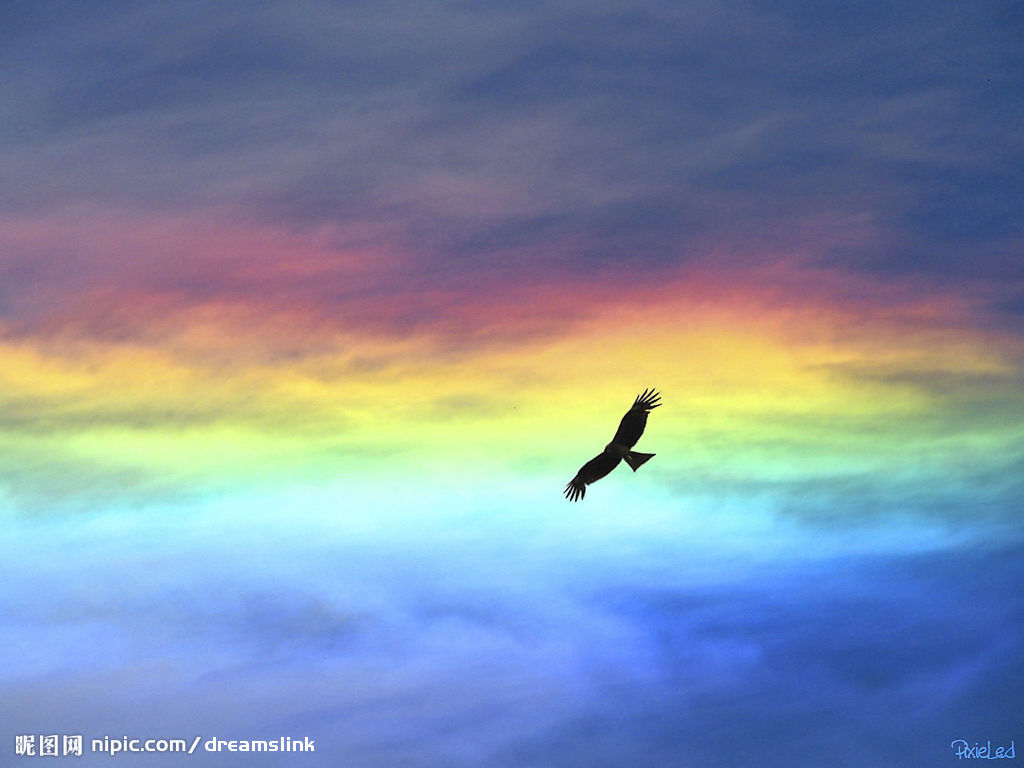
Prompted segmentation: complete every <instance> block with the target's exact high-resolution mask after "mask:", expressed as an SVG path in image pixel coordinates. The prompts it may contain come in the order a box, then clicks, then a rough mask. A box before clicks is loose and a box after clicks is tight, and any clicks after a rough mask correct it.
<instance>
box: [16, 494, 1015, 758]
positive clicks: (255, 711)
mask: <svg viewBox="0 0 1024 768" xmlns="http://www.w3.org/2000/svg"><path fill="white" fill-rule="evenodd" d="M320 501H321V503H325V502H326V501H328V500H326V499H321V500H320ZM269 506H270V505H268V508H267V509H266V510H264V512H263V513H262V514H260V513H255V515H253V514H249V512H247V509H248V510H252V509H253V507H248V508H247V507H245V505H242V506H238V507H233V506H231V505H227V506H221V507H218V506H217V505H212V506H207V507H204V508H202V509H195V510H193V511H192V512H190V513H187V514H185V515H184V516H183V517H182V518H180V519H179V520H173V519H169V518H167V517H165V516H154V515H146V514H144V513H140V514H138V515H134V516H126V515H123V514H122V515H116V516H114V515H111V516H107V517H93V518H89V519H83V520H79V521H69V520H68V519H66V518H65V519H63V520H60V521H57V520H51V521H37V522H35V523H23V524H20V525H19V526H15V527H9V528H8V530H7V533H6V534H5V542H4V543H5V544H19V545H20V550H17V551H20V552H21V553H22V554H21V555H19V556H17V557H15V558H13V560H14V562H8V563H6V564H5V566H4V571H5V573H4V576H5V579H4V581H3V583H4V588H3V590H2V592H0V600H2V602H3V607H4V610H3V616H4V619H3V632H4V635H5V637H6V638H8V648H9V651H10V652H9V653H8V654H7V656H6V657H5V662H4V668H3V674H2V676H0V677H2V679H3V681H4V682H3V684H2V694H3V695H2V696H0V702H2V704H0V714H2V716H3V721H4V723H5V729H6V730H8V731H9V732H42V733H48V732H60V731H68V732H75V733H78V732H81V733H84V734H86V735H96V736H97V737H99V736H102V735H103V734H107V733H109V734H112V735H119V734H122V733H125V734H129V735H139V736H145V735H159V736H188V737H191V736H193V735H195V734H202V735H203V736H204V738H206V737H208V736H212V735H218V736H220V737H223V738H268V737H274V736H276V735H281V734H284V735H296V736H310V737H312V738H315V739H316V740H317V743H318V745H319V749H320V751H319V752H318V753H317V754H316V755H315V756H310V757H306V758H303V760H304V762H308V763H309V764H310V765H336V764H337V763H338V760H339V759H342V758H343V759H344V760H345V762H346V764H348V765H352V766H378V765H394V764H399V763H403V762H404V764H407V765H411V766H419V765H422V766H432V765H439V764H445V765H453V766H477V765H486V766H495V767H501V768H504V767H505V766H542V765H552V764H558V765H567V766H585V765H594V764H602V765H608V766H631V765H637V764H652V765H654V764H664V763H672V764H681V765H702V766H733V765H737V764H744V763H750V762H756V763H758V764H762V765H766V766H788V765H794V764H808V763H811V764H813V763H815V762H818V761H819V758H821V759H825V758H826V757H827V759H828V761H829V764H832V765H850V766H853V765H862V764H864V763H865V762H868V763H871V762H879V761H887V760H889V761H891V760H895V761H898V762H900V763H903V764H911V765H913V764H920V763H925V764H927V763H938V762H940V761H941V760H944V759H950V755H951V752H950V751H949V746H948V745H949V742H950V741H952V740H953V739H956V738H965V739H970V740H971V741H975V740H985V739H989V738H991V739H993V740H1000V739H1004V740H1007V741H1008V740H1009V739H1010V738H1012V737H1013V736H1014V735H1015V732H1014V728H1015V727H1016V726H1017V725H1019V722H1018V720H1017V713H1018V712H1019V711H1020V705H1021V704H1022V700H1021V692H1020V690H1019V687H1018V686H1017V685H1016V684H1015V682H1014V681H1016V680H1019V679H1020V677H1021V675H1022V674H1024V665H1022V661H1021V660H1022V659H1024V654H1022V651H1024V631H1022V627H1021V624H1020V612H1021V610H1022V609H1024V602H1022V598H1021V595H1022V594H1024V593H1022V592H1021V590H1020V586H1021V583H1022V577H1024V569H1022V566H1021V562H1022V560H1021V554H1022V551H1021V549H1020V547H1019V545H1016V544H1010V543H1007V544H1004V545H1002V546H992V545H986V544H984V543H983V540H978V541H976V542H975V543H974V544H973V545H967V546H965V545H964V544H963V543H961V544H959V545H957V544H956V541H957V540H956V539H949V538H947V539H945V540H943V539H942V538H939V539H935V540H933V542H932V543H931V544H926V545H924V546H920V545H919V544H917V543H915V536H914V534H915V532H916V533H917V534H919V535H920V537H921V538H926V536H927V531H926V530H925V529H923V528H920V527H911V528H908V529H906V531H905V533H906V534H907V535H906V537H905V538H901V539H896V538H895V537H893V536H892V535H891V528H885V527H881V528H877V529H876V530H875V532H874V533H873V534H872V535H873V536H875V537H876V542H875V544H874V545H872V546H868V547H864V546H857V545H854V544H853V541H854V540H855V539H856V535H855V534H853V535H851V534H849V533H848V532H840V533H839V534H835V533H828V532H820V531H817V532H811V533H807V532H800V531H796V532H794V531H792V530H790V532H789V533H788V534H784V533H781V531H780V529H779V528H778V527H777V526H776V525H774V524H771V523H770V521H768V522H769V527H768V528H766V529H765V531H766V533H762V534H753V539H754V540H756V542H755V541H753V540H752V541H751V542H750V547H749V548H748V546H747V543H745V542H744V541H743V539H742V536H740V537H739V538H734V537H730V536H729V535H728V534H727V531H728V530H729V527H730V525H729V524H728V523H727V522H726V521H719V522H718V525H719V526H720V528H721V532H720V533H719V534H715V535H710V534H709V533H708V531H709V526H707V525H702V524H701V523H700V521H686V520H685V514H684V513H679V512H677V513H675V516H676V520H675V522H672V516H670V517H669V518H667V520H666V519H664V518H660V517H659V516H660V515H664V514H666V511H665V510H661V511H660V512H654V511H650V510H649V514H650V515H651V517H650V518H648V519H646V521H634V523H633V525H632V528H631V529H630V528H626V527H624V526H623V523H622V521H617V520H616V519H615V516H614V515H613V514H612V512H613V511H614V510H612V509H611V508H608V509H601V508H598V509H597V510H595V511H594V512H592V513H591V514H592V515H594V516H593V518H592V521H591V525H592V528H591V530H590V531H581V530H578V529H577V528H576V527H575V525H569V524H562V523H561V522H559V521H558V519H557V518H556V517H555V515H554V514H553V513H552V514H551V515H547V514H544V515H542V516H540V517H537V516H536V514H535V513H536V511H537V510H536V505H531V507H530V510H531V511H530V513H529V514H527V513H525V512H522V511H519V512H516V511H515V510H514V509H513V507H512V505H505V506H504V507H498V508H495V509H493V510H492V511H491V512H489V513H488V514H487V515H484V514H482V513H468V514H466V515H463V516H461V517H460V516H459V515H457V514H454V516H453V513H448V515H447V516H445V515H443V514H442V513H440V512H439V511H438V509H434V510H432V509H431V508H429V507H425V506H424V507H416V508H414V509H409V510H404V511H403V512H401V513H398V514H397V516H395V517H393V518H392V519H391V520H390V521H389V520H388V519H387V515H388V514H389V513H388V512H387V511H386V510H379V511H372V512H370V513H368V514H367V515H365V516H360V515H350V516H347V517H344V518H340V519H339V518H336V517H334V516H333V515H326V514H324V513H313V512H311V511H310V510H308V509H297V508H296V509H289V510H288V512H289V513H291V514H292V516H291V517H290V519H288V520H284V519H282V517H283V515H282V514H281V513H278V516H277V519H275V516H274V514H273V513H272V510H271V509H269ZM721 514H723V515H726V516H728V514H729V513H728V512H726V511H724V510H723V511H721ZM732 514H735V513H732ZM382 515H383V517H382ZM588 517H589V516H588ZM495 518H496V519H495ZM247 523H248V524H247ZM736 523H739V524H736ZM714 525H715V523H712V526H711V527H712V528H713V527H714ZM346 526H348V529H347V530H346V529H345V528H346ZM688 526H689V527H688ZM754 527H756V520H755V519H753V518H751V517H750V516H749V515H747V516H744V519H743V520H742V521H734V529H735V530H736V531H741V530H744V529H748V530H749V529H751V528H754ZM687 531H690V532H691V533H687ZM772 531H774V532H773V533H771V532H772ZM780 535H781V536H782V537H783V538H786V537H794V538H792V539H790V540H789V541H788V543H786V544H785V546H784V547H783V549H777V548H776V546H775V545H772V544H771V543H770V542H772V541H776V542H777V543H780V544H781V542H782V539H779V538H778V537H779V536H780ZM716 536H717V538H716ZM877 537H882V538H880V539H879V538H877ZM883 542H885V543H884V544H883ZM10 551H15V550H10ZM772 551H775V554H774V555H773V554H771V552H772ZM783 552H789V554H782V553H783ZM797 552H798V553H799V554H794V553H797ZM24 559H33V560H34V561H35V562H36V563H37V565H36V567H35V568H34V569H31V570H30V569H27V568H25V567H24V563H23V562H22V561H23V560H24ZM109 759H110V758H108V757H104V756H95V757H92V758H89V757H86V758H85V759H83V760H82V761H81V762H82V764H83V765H94V764H95V765H99V764H100V763H101V762H103V761H105V760H109ZM190 762H195V763H196V764H197V765H234V764H239V765H241V764H252V763H251V762H250V763H245V762H244V761H243V760H241V759H239V760H238V761H237V762H232V761H231V757H230V756H223V755H221V756H217V755H206V754H204V755H201V756H193V757H191V758H190ZM140 764H158V761H156V760H153V761H149V762H147V761H145V760H143V761H142V762H141V763H140ZM258 764H259V765H277V764H282V765H283V764H287V761H278V762H274V760H273V759H271V758H267V759H265V760H260V761H258Z"/></svg>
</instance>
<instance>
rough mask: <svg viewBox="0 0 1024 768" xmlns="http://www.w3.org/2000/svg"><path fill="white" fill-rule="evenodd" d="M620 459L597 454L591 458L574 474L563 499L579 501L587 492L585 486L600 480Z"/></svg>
mask: <svg viewBox="0 0 1024 768" xmlns="http://www.w3.org/2000/svg"><path fill="white" fill-rule="evenodd" d="M620 461H622V459H621V458H619V457H618V456H615V455H614V454H610V453H604V452H602V453H599V454H598V455H597V456H595V457H594V458H592V459H591V460H590V461H588V462H587V463H586V464H584V465H583V466H582V467H580V471H579V472H577V473H576V477H574V478H573V479H572V480H570V481H569V484H568V485H567V486H565V498H567V499H569V501H579V500H580V499H582V498H583V495H584V494H585V493H586V492H587V486H588V485H590V484H591V483H593V482H595V481H597V480H600V479H601V478H602V477H604V476H605V475H607V474H608V473H609V472H611V471H612V470H613V469H615V467H617V466H618V464H619V462H620Z"/></svg>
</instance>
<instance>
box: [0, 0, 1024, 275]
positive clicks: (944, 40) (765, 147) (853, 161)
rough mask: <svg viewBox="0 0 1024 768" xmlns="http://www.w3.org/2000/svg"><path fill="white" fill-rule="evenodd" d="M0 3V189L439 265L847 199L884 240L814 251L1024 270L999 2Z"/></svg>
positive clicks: (777, 220)
mask: <svg viewBox="0 0 1024 768" xmlns="http://www.w3.org/2000/svg"><path fill="white" fill-rule="evenodd" d="M11 15H12V17H13V18H12V23H11V25H10V26H9V27H7V29H6V31H5V34H6V36H7V38H8V45H6V46H5V47H4V53H3V57H4V62H5V68H6V70H7V71H9V72H13V73H15V74H14V76H13V77H10V78H7V80H6V81H5V85H4V88H5V99H4V101H5V102H6V103H7V104H9V105H17V107H14V106H8V107H7V108H6V109H5V111H4V115H5V116H6V118H7V125H8V127H9V130H8V131H6V132H5V134H4V135H3V137H2V139H0V154H2V155H3V157H4V159H5V163H6V165H7V167H8V169H9V170H8V174H9V182H8V183H6V184H5V185H4V186H5V189H6V190H7V195H6V196H5V198H4V203H3V204H4V205H5V207H6V208H7V210H9V211H23V210H25V208H26V206H29V207H31V208H32V209H36V210H42V209H46V208H51V207H53V206H66V205H68V204H71V203H75V202H80V201H82V200H88V201H89V202H90V203H94V204H95V203H101V204H103V205H108V206H113V207H125V208H138V207H139V206H145V207H156V208H160V209H173V210H177V211H181V210H185V211H188V210H195V209H197V208H203V207H205V206H209V205H211V204H213V205H217V206H222V207H226V208H229V209H233V210H235V211H237V212H239V213H240V215H241V216H242V217H243V218H244V217H255V218H257V219H258V218H263V217H266V216H271V217H276V218H278V219H281V220H284V221H288V222H291V223H293V224H294V225H296V226H309V225H310V224H313V223H317V222H331V223H333V224H335V225H337V226H339V227H340V228H341V229H342V230H344V231H346V232H348V233H349V234H348V235H347V236H349V237H352V238H353V239H355V240H361V239H367V238H368V239H369V240H371V241H373V242H377V243H390V244H391V245H393V246H394V245H399V244H400V245H401V246H403V247H405V248H408V249H410V250H411V252H413V253H415V254H416V255H417V258H419V259H421V260H423V261H424V263H431V264H434V265H441V266H442V268H443V266H444V264H445V263H446V262H449V261H454V262H456V263H458V264H459V265H460V266H461V267H462V268H466V267H467V266H469V267H470V268H478V267H480V266H481V265H487V264H494V263H501V262H503V261H507V260H508V259H509V258H510V257H514V258H517V259H522V258H526V259H528V260H529V259H531V258H532V259H533V260H534V262H535V263H536V265H537V267H539V268H543V267H544V266H545V265H549V264H550V263H551V260H554V261H555V262H556V263H557V261H558V259H560V258H561V259H564V260H565V263H566V264H571V263H575V264H577V265H579V264H581V263H608V262H614V261H619V262H628V263H632V264H634V265H641V264H642V265H651V264H657V263H658V262H659V261H664V260H666V259H667V260H680V259H683V258H690V254H692V252H693V250H694V247H695V246H696V245H698V244H703V243H706V242H707V241H708V240H712V241H714V240H716V239H717V240H721V241H726V242H727V241H730V240H731V239H733V238H734V237H735V236H736V234H737V233H738V232H744V233H746V235H747V236H748V237H750V238H752V239H757V238H769V239H770V238H773V237H775V236H777V233H778V232H779V231H780V230H786V229H787V228H789V227H791V226H792V225H793V223H794V222H795V221H800V220H806V219H808V218H813V217H819V216H822V215H829V216H832V217H833V218H834V220H836V221H840V220H843V219H848V218H850V217H867V220H869V221H871V222H872V224H873V226H874V227H875V229H876V230H877V233H878V238H879V239H878V241H877V242H876V243H875V244H862V245H860V246H856V247H853V248H849V249H845V250H842V251H832V252H825V253H818V254H811V255H812V256H816V258H818V259H819V260H820V263H827V264H829V265H830V266H832V267H834V268H837V269H840V270H843V269H853V270H867V271H869V272H873V273H883V274H892V273H901V272H910V273H928V274H933V275H936V276H937V279H939V280H940V281H941V280H942V279H949V280H953V279H955V280H962V279H964V278H967V277H971V278H974V279H977V278H982V277H984V278H987V279H990V280H999V279H1003V280H1005V279H1007V278H1010V279H1012V280H1014V281H1015V282H1019V280H1020V276H1019V274H1017V273H1016V272H1015V268H1014V267H1013V264H1014V263H1016V261H1017V260H1015V259H1013V258H1012V257H1011V255H1010V254H1011V253H1012V252H1013V250H1014V246H1015V245H1017V244H1019V240H1020V236H1021V231H1020V228H1019V222H1020V221H1021V220H1022V218H1024V217H1022V216H1021V215H1020V214H1021V211H1020V202H1019V201H1020V199H1021V198H1022V195H1021V194H1020V190H1019V183H1018V182H1017V181H1016V180H1015V179H1017V178H1019V177H1020V176H1021V174H1020V173H1018V172H1016V171H1015V169H1019V167H1020V165H1021V161H1022V155H1024V142H1022V138H1024V137H1022V133H1021V129H1020V120H1019V119H1017V118H1018V117H1019V109H1017V108H1016V107H1015V105H1017V104H1019V103H1020V98H1019V97H1020V94H1021V93H1022V91H1024V80H1022V78H1024V67H1022V66H1021V57H1020V53H1019V46H1018V45H1017V44H1016V41H1017V37H1018V36H1017V35H1016V34H1014V31H1015V30H1017V29H1019V25H1020V20H1019V18H1017V17H1016V15H1015V12H1014V11H1013V10H1012V9H1011V8H1009V7H1007V6H1006V4H1003V3H999V2H989V3H983V4H981V5H980V6H972V8H970V9H967V8H965V7H963V6H961V5H958V4H956V3H940V4H938V5H936V4H935V3H924V2H911V3H905V4H901V5H900V6H898V7H895V6H894V7H892V8H888V7H887V8H871V9H854V8H851V7H847V6H843V7H836V6H831V5H829V6H820V7H811V8H808V7H806V6H805V5H804V4H783V5H781V6H775V7H773V8H772V9H766V8H759V7H757V6H756V5H753V4H748V3H743V2H734V3H730V4H728V5H727V6H722V5H721V4H713V3H696V4H689V5H687V6H685V7H679V6H676V5H672V4H660V5H658V4H655V5H648V6H644V7H642V8H641V7H637V6H635V5H632V4H626V3H620V2H607V3H600V4H593V3H589V4H563V5H560V6H558V7H557V8H556V7H552V6H547V5H516V6H510V5H501V4H488V5H486V6H467V5H464V4H457V3H438V4H435V5H428V6H418V7H417V8H416V9H410V8H407V7H404V6H403V7H398V6H390V5H386V4H385V5H364V4H347V5H346V6H345V8H343V9H342V8H334V7H330V6H323V5H320V4H312V3H310V4H305V3H300V4H299V5H298V6H296V5H294V4H288V5H287V6H285V5H275V4H270V5H264V6H261V7H260V8H259V9H253V8H252V7H250V6H244V5H234V4H219V5H218V6H216V8H214V7H211V6H209V5H204V4H184V5H179V6H174V7H173V8H171V7H167V8H159V9H158V8H153V7H143V6H140V5H137V4H134V3H124V4H105V5H103V6H96V7H94V8H92V9H90V11H89V12H88V13H85V12H83V11H81V10H80V9H79V10H76V9H68V12H67V13H66V14H63V15H62V14H57V15H55V16H54V15H50V14H49V13H48V12H43V11H39V10H34V9H32V8H30V7H28V6H19V7H18V8H17V9H16V10H15V12H14V13H13V14H11ZM7 97H9V98H7ZM553 243H555V244H558V243H562V244H566V243H570V244H571V245H570V247H569V248H568V250H563V248H562V247H561V246H557V245H556V247H555V250H554V254H552V253H551V248H552V244H553Z"/></svg>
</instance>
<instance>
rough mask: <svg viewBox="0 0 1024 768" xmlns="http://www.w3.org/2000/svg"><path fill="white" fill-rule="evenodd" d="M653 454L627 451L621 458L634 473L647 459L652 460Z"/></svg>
mask: <svg viewBox="0 0 1024 768" xmlns="http://www.w3.org/2000/svg"><path fill="white" fill-rule="evenodd" d="M654 456H655V454H653V453H640V452H639V451H627V452H626V455H625V456H623V458H624V459H625V460H626V463H627V464H629V468H630V469H632V470H633V471H634V472H636V471H637V470H638V469H640V467H641V466H643V464H644V462H645V461H647V460H648V459H653V458H654Z"/></svg>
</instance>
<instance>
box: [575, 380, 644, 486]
mask: <svg viewBox="0 0 1024 768" xmlns="http://www.w3.org/2000/svg"><path fill="white" fill-rule="evenodd" d="M659 405H661V395H659V394H658V393H657V392H656V391H655V390H653V389H645V390H644V391H643V393H642V394H639V395H637V396H636V399H635V400H633V405H631V406H630V408H629V410H628V411H626V415H625V416H623V417H622V421H620V422H619V429H618V431H616V433H615V437H613V438H612V441H611V442H610V443H608V445H606V446H605V447H604V450H603V451H601V453H599V454H598V455H597V456H595V457H594V458H592V459H591V460H590V461H588V462H587V463H586V464H584V465H583V466H582V467H580V471H579V472H577V473H576V477H574V478H573V479H572V480H570V481H569V484H568V485H566V486H565V498H567V499H568V500H569V501H579V500H580V499H582V498H583V497H584V496H585V495H586V493H587V486H588V485H590V484H591V483H593V482H596V481H598V480H600V479H601V478H602V477H604V476H605V475H607V474H608V473H609V472H611V471H612V470H613V469H615V468H616V467H617V466H618V465H619V462H620V461H622V460H623V459H625V460H626V463H627V464H628V465H629V467H630V469H632V470H633V471H634V472H636V471H637V470H638V469H639V468H640V467H641V466H642V465H643V464H644V463H645V462H647V461H649V460H650V459H652V458H653V457H654V455H655V454H653V453H640V452H639V451H633V450H630V449H631V448H632V447H633V446H634V445H636V441H637V440H639V439H640V435H642V434H643V433H644V427H645V426H647V415H648V414H649V413H650V412H651V411H652V410H653V409H654V408H657V407H658V406H659Z"/></svg>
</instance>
